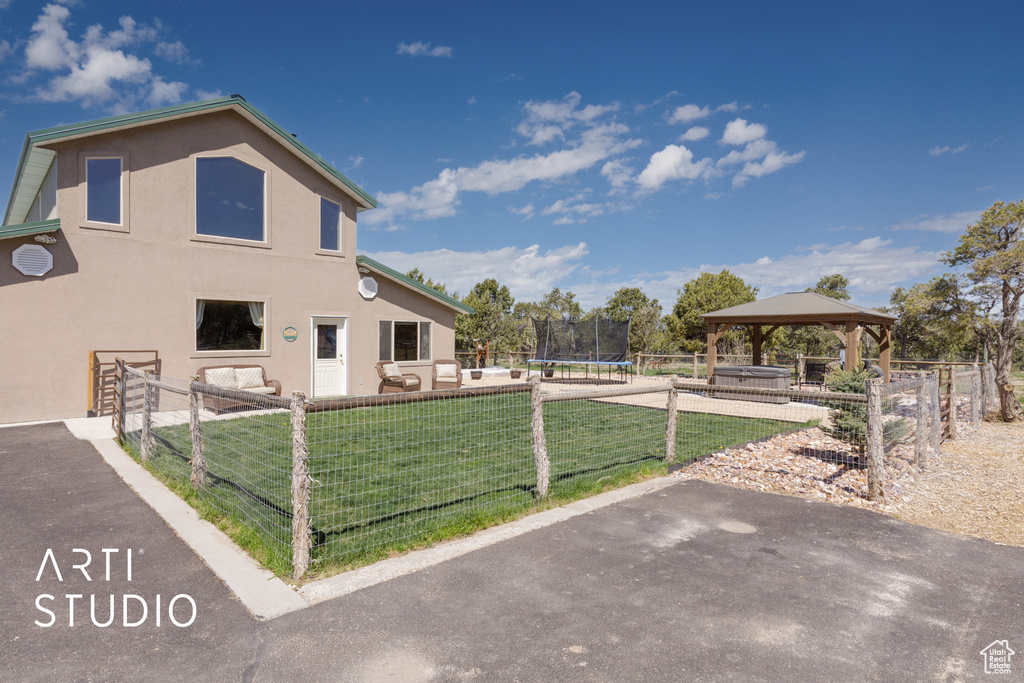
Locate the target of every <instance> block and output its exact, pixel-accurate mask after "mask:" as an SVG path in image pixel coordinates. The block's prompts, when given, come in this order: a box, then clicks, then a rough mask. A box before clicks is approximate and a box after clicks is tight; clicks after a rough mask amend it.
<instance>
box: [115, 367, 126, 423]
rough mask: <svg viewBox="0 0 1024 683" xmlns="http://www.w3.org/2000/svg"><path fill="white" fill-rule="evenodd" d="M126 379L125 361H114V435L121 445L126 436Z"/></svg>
mask: <svg viewBox="0 0 1024 683" xmlns="http://www.w3.org/2000/svg"><path fill="white" fill-rule="evenodd" d="M124 390H125V379H124V361H123V360H122V359H120V358H115V359H114V415H113V421H114V435H115V437H116V438H117V441H118V442H119V443H120V441H121V437H123V436H124V424H125V423H124V408H125V405H126V404H125V398H124Z"/></svg>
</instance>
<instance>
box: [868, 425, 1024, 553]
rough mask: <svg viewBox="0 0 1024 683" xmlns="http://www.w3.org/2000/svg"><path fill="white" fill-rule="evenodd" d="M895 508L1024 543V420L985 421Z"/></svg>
mask: <svg viewBox="0 0 1024 683" xmlns="http://www.w3.org/2000/svg"><path fill="white" fill-rule="evenodd" d="M887 512H890V514H893V515H894V516H895V517H897V518H899V519H902V520H904V521H907V522H912V523H914V524H920V525H922V526H927V527H931V528H932V529H941V530H943V531H951V532H953V533H956V534H963V535H965V536H974V537H976V538H984V539H987V540H989V541H995V542H996V543H1005V544H1007V545H1017V546H1024V423H1020V422H1017V423H1014V424H1005V423H1002V422H984V423H982V424H981V426H980V427H978V428H977V430H976V431H975V432H974V433H973V434H971V435H969V436H968V438H966V439H962V440H958V441H947V442H945V443H944V444H942V453H941V455H940V456H939V457H938V458H933V459H932V461H931V462H929V464H928V469H927V470H926V471H924V472H922V473H920V474H919V475H918V477H917V482H916V483H915V484H914V486H913V487H911V488H910V489H909V490H908V491H907V492H906V493H905V494H904V495H903V496H901V497H900V499H899V500H897V501H896V503H895V505H893V506H892V510H891V511H887Z"/></svg>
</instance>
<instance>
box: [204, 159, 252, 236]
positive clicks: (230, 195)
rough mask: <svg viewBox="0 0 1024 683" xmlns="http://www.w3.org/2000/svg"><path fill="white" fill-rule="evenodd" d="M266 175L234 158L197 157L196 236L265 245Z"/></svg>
mask: <svg viewBox="0 0 1024 683" xmlns="http://www.w3.org/2000/svg"><path fill="white" fill-rule="evenodd" d="M266 176H267V174H266V172H265V171H263V170H262V169H259V168H256V167H255V166H253V165H251V164H248V163H246V162H244V161H241V160H239V159H236V158H235V157H196V234H197V235H204V236H209V237H225V238H229V239H237V240H245V241H250V242H265V241H266V239H267V229H266V228H267V221H266V214H267V203H266V196H267V191H266V185H267V182H266Z"/></svg>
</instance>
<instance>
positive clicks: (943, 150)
mask: <svg viewBox="0 0 1024 683" xmlns="http://www.w3.org/2000/svg"><path fill="white" fill-rule="evenodd" d="M965 149H967V145H960V146H959V147H948V146H947V147H935V148H934V149H932V150H931V151H930V152H928V153H929V154H931V155H932V156H933V157H937V156H940V155H942V154H959V153H960V152H962V151H964V150H965Z"/></svg>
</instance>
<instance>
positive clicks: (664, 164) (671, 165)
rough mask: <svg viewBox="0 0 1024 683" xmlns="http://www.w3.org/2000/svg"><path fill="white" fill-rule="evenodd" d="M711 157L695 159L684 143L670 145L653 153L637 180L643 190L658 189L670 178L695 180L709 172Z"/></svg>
mask: <svg viewBox="0 0 1024 683" xmlns="http://www.w3.org/2000/svg"><path fill="white" fill-rule="evenodd" d="M711 167H712V164H711V159H701V160H700V161H698V162H694V161H693V152H691V151H690V150H688V149H687V148H686V147H684V146H683V145H668V146H667V147H665V149H663V150H661V151H660V152H655V153H654V154H653V155H651V160H650V162H649V163H648V164H647V168H645V169H644V170H643V171H641V172H640V175H639V176H637V179H636V182H637V184H638V185H639V186H640V188H641V189H643V190H651V191H653V190H656V189H658V188H659V187H661V186H662V185H663V184H664V183H666V182H667V181H669V180H679V179H685V180H695V179H697V178H699V177H701V176H702V175H705V174H706V173H708V171H709V170H710V169H711Z"/></svg>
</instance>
